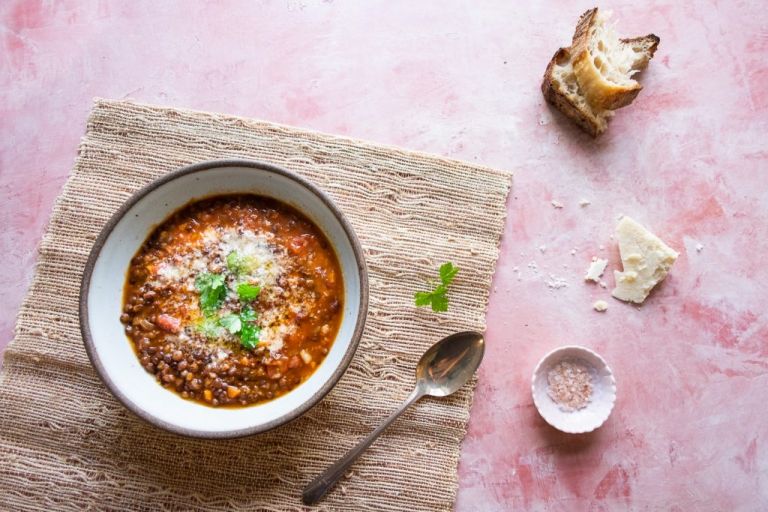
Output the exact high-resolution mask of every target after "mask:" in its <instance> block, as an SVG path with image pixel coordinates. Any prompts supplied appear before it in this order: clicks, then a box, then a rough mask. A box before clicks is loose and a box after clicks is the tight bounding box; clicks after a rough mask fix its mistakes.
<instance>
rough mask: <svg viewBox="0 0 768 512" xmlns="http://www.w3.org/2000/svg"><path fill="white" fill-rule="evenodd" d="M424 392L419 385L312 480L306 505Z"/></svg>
mask: <svg viewBox="0 0 768 512" xmlns="http://www.w3.org/2000/svg"><path fill="white" fill-rule="evenodd" d="M423 396H424V393H423V392H422V391H421V390H420V389H419V387H418V386H417V387H416V388H414V390H413V392H411V394H410V396H409V397H408V398H407V399H406V400H405V402H403V404H402V405H401V406H400V407H399V408H398V409H397V410H396V411H395V412H393V413H392V414H390V416H389V418H387V419H386V420H384V422H383V423H382V424H381V425H379V426H378V427H376V430H374V431H373V432H371V433H370V434H368V435H367V436H366V437H365V438H364V439H363V440H362V441H360V442H359V443H358V444H357V446H355V447H354V448H352V449H351V450H349V451H348V452H347V453H346V454H345V455H344V456H343V457H342V458H340V459H339V460H337V461H336V462H334V463H333V464H331V465H330V466H328V468H327V469H326V470H325V471H323V472H322V473H320V475H318V476H317V478H315V479H314V480H312V482H311V483H310V484H309V485H308V486H307V487H305V488H304V492H303V493H302V495H301V498H302V500H303V501H304V503H305V504H306V505H312V504H314V503H317V502H318V501H319V500H320V498H322V497H323V496H325V493H327V492H328V490H330V488H331V487H333V486H334V484H335V483H336V482H338V481H339V478H341V476H342V475H343V474H344V473H345V472H346V471H347V468H349V466H351V465H352V463H353V462H355V461H356V460H357V458H358V457H360V455H361V454H362V453H363V452H364V451H365V450H366V449H367V448H368V447H369V446H371V444H373V442H374V441H375V440H376V438H378V437H379V435H380V434H381V433H382V432H384V429H386V428H387V427H388V426H389V425H390V424H391V423H392V422H393V421H395V420H396V419H397V417H398V416H400V415H401V414H402V413H403V412H404V411H405V410H406V409H407V408H408V407H409V406H410V405H411V404H413V403H414V402H416V401H417V400H418V399H419V398H421V397H423Z"/></svg>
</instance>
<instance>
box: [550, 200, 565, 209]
mask: <svg viewBox="0 0 768 512" xmlns="http://www.w3.org/2000/svg"><path fill="white" fill-rule="evenodd" d="M552 206H554V207H555V208H562V207H563V203H561V202H560V201H558V200H556V199H553V200H552Z"/></svg>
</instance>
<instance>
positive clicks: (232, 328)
mask: <svg viewBox="0 0 768 512" xmlns="http://www.w3.org/2000/svg"><path fill="white" fill-rule="evenodd" d="M219 325H221V326H222V327H223V328H225V329H226V330H228V331H229V333H230V334H237V333H238V332H240V329H241V328H242V325H243V322H242V321H241V320H240V317H239V316H237V315H232V314H230V315H225V316H223V317H221V318H219Z"/></svg>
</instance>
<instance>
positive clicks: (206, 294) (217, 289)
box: [195, 272, 227, 316]
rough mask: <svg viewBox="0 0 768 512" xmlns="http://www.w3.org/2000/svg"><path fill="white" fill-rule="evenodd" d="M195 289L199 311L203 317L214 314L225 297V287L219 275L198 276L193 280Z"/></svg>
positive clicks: (222, 277) (205, 274) (222, 278)
mask: <svg viewBox="0 0 768 512" xmlns="http://www.w3.org/2000/svg"><path fill="white" fill-rule="evenodd" d="M195 287H196V288H197V291H199V292H200V309H201V310H202V311H203V313H204V314H205V316H210V315H212V314H213V313H215V312H216V310H217V309H219V306H221V303H222V302H224V297H226V295H227V285H226V283H225V282H224V276H223V275H221V274H211V273H208V272H206V273H204V274H200V275H198V276H197V279H195Z"/></svg>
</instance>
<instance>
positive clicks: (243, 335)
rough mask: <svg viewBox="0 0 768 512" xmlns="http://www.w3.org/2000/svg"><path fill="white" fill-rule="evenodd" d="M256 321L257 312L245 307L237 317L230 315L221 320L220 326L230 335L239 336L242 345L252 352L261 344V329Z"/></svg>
mask: <svg viewBox="0 0 768 512" xmlns="http://www.w3.org/2000/svg"><path fill="white" fill-rule="evenodd" d="M255 320H256V312H255V311H254V310H253V309H252V308H250V307H248V306H245V307H244V308H243V309H242V310H240V313H239V314H237V315H234V314H232V313H230V314H228V315H224V316H223V317H221V318H219V322H218V324H219V325H220V326H221V327H223V328H225V329H226V330H227V331H229V333H230V334H235V335H237V336H238V337H239V338H240V344H241V345H242V346H243V347H245V348H247V349H248V350H251V349H254V348H256V346H257V345H258V344H259V334H261V327H259V326H258V325H256V324H255V323H254V321H255Z"/></svg>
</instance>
